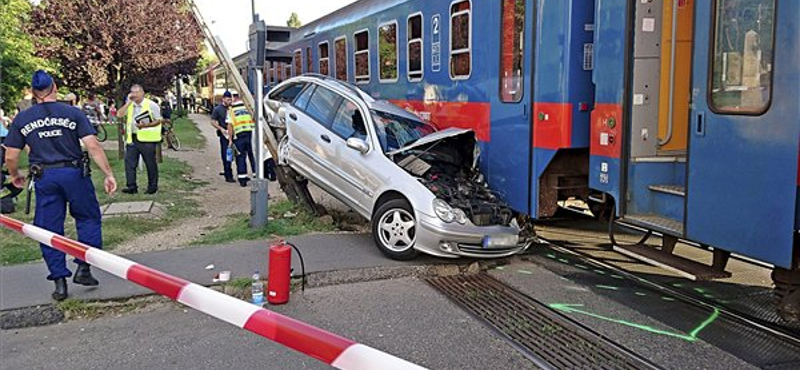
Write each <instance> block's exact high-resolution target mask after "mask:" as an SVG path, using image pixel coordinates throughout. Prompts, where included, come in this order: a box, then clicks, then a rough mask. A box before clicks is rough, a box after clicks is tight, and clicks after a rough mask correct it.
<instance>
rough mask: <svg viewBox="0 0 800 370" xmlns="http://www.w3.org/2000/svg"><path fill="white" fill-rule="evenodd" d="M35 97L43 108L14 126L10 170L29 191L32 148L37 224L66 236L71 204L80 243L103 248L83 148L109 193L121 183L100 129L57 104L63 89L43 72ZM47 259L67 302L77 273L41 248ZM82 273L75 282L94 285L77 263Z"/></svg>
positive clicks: (87, 270)
mask: <svg viewBox="0 0 800 370" xmlns="http://www.w3.org/2000/svg"><path fill="white" fill-rule="evenodd" d="M31 86H32V87H33V95H34V97H35V98H36V100H37V101H38V102H39V104H36V105H34V106H32V107H31V108H28V109H26V110H25V111H23V112H21V113H20V114H18V115H17V116H16V117H15V118H14V121H13V122H12V123H11V127H10V130H9V135H8V137H7V138H6V141H5V145H6V165H7V166H8V171H9V173H10V175H11V178H12V183H13V185H14V186H16V187H18V188H22V187H24V184H25V177H24V176H23V175H22V174H21V173H20V171H19V167H18V165H19V154H20V151H21V150H22V149H23V148H24V147H25V146H26V145H27V146H28V147H29V148H30V153H29V162H30V163H31V170H32V172H34V173H35V174H36V178H35V181H36V186H35V189H36V215H35V216H34V221H33V223H34V225H36V226H39V227H41V228H43V229H46V230H49V231H52V232H54V233H56V234H60V235H63V234H64V218H65V216H66V210H67V205H69V213H70V215H72V217H73V218H74V219H75V226H76V228H77V231H78V240H79V241H81V242H83V243H84V244H87V245H89V246H92V247H95V248H102V243H103V239H102V235H101V225H100V205H99V204H98V202H97V196H96V194H95V189H94V185H93V184H92V179H91V177H89V173H88V169H89V167H88V165H89V164H88V158H85V157H84V156H83V152H82V151H81V144H80V142H83V144H84V145H85V146H86V148H87V149H88V151H89V154H91V156H92V158H93V159H94V160H95V162H96V163H97V165H98V166H99V167H100V170H102V171H103V173H104V174H105V182H104V188H105V191H106V193H108V194H113V193H114V191H115V190H116V189H117V182H116V180H115V179H114V174H113V173H112V172H111V166H109V164H108V159H107V158H106V155H105V152H103V148H102V147H101V146H100V143H98V141H97V137H95V134H96V132H95V130H94V129H93V128H92V126H91V125H90V124H89V120H88V119H87V118H86V115H85V114H83V112H81V111H80V110H79V109H77V108H74V107H71V106H68V105H66V104H63V103H58V102H56V94H57V90H58V89H57V87H56V84H55V83H54V82H53V79H52V77H50V75H48V74H47V72H45V71H42V70H39V71H36V72H35V73H34V74H33V79H32V84H31ZM41 249H42V255H43V257H44V260H45V262H46V264H47V268H48V270H50V275H49V276H48V277H47V279H48V280H52V281H54V282H55V285H56V289H55V291H54V292H53V299H55V300H63V299H65V298H66V297H67V282H66V278H68V277H70V276H71V275H72V273H71V272H70V270H69V269H67V264H66V259H65V257H66V256H65V254H64V253H62V252H60V251H58V250H56V249H53V248H50V247H48V246H46V245H44V244H42V245H41ZM75 262H76V263H77V264H78V268H77V270H76V271H75V276H74V277H73V279H72V281H73V283H75V284H80V285H87V286H94V285H97V284H98V282H97V280H96V279H95V278H94V277H93V276H92V273H91V270H90V268H89V265H88V264H87V263H86V262H84V261H81V260H78V259H76V260H75Z"/></svg>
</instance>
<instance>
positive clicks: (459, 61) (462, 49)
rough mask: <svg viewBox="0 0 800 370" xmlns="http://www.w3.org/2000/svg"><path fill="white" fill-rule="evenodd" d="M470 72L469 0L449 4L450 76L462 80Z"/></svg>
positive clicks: (470, 23)
mask: <svg viewBox="0 0 800 370" xmlns="http://www.w3.org/2000/svg"><path fill="white" fill-rule="evenodd" d="M471 72H472V10H471V4H470V2H469V0H467V1H458V2H455V3H453V5H451V6H450V78H452V79H454V80H464V79H467V78H469V75H470V73H471Z"/></svg>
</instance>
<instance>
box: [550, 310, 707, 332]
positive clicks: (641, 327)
mask: <svg viewBox="0 0 800 370" xmlns="http://www.w3.org/2000/svg"><path fill="white" fill-rule="evenodd" d="M548 306H549V307H550V308H552V309H554V310H557V311H562V312H565V313H576V314H581V315H585V316H589V317H592V318H595V319H598V320H603V321H608V322H613V323H616V324H620V325H624V326H628V327H632V328H636V329H639V330H643V331H646V332H648V333H653V334H657V335H664V336H668V337H672V338H677V339H681V340H685V341H687V342H695V341H697V336H698V335H699V334H700V332H701V331H703V329H705V328H706V327H707V326H709V325H711V323H713V322H714V321H715V320H717V318H719V309H718V308H714V312H713V313H711V316H709V317H708V318H706V319H705V321H703V322H702V323H701V324H700V325H699V326H697V327H696V328H694V329H692V331H691V332H689V334H688V335H687V334H682V333H677V332H672V331H667V330H662V329H657V328H654V327H651V326H647V325H643V324H637V323H635V322H631V321H625V320H621V319H615V318H611V317H607V316H603V315H599V314H596V313H593V312H589V311H584V310H581V309H578V308H576V307H583V305H582V304H566V303H553V304H550V305H548Z"/></svg>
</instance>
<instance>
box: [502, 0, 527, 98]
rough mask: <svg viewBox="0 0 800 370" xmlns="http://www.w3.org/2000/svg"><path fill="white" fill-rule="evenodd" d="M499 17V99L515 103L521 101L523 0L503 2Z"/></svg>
mask: <svg viewBox="0 0 800 370" xmlns="http://www.w3.org/2000/svg"><path fill="white" fill-rule="evenodd" d="M501 17H502V19H501V22H502V37H501V38H500V42H502V45H501V52H500V99H501V100H502V101H503V102H504V103H517V102H519V101H521V100H522V86H523V85H522V81H523V80H522V66H523V59H524V58H523V50H522V48H523V47H524V45H525V0H503V11H502V13H501Z"/></svg>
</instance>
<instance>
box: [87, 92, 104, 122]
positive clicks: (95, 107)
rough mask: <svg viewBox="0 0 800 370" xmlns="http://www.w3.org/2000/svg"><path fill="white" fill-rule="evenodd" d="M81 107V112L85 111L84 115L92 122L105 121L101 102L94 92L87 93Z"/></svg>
mask: <svg viewBox="0 0 800 370" xmlns="http://www.w3.org/2000/svg"><path fill="white" fill-rule="evenodd" d="M82 109H83V113H86V116H87V117H89V121H90V122H91V123H92V124H100V122H105V121H106V114H105V112H104V110H103V104H102V103H101V102H100V100H98V99H97V96H96V95H95V94H92V93H90V94H89V95H88V97H87V100H86V101H85V102H84V103H83V106H82Z"/></svg>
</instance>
